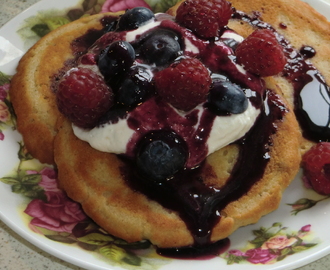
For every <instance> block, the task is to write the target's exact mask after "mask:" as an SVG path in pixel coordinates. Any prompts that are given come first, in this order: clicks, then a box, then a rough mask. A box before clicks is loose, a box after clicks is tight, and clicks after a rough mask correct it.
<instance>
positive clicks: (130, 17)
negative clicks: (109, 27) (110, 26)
mask: <svg viewBox="0 0 330 270" xmlns="http://www.w3.org/2000/svg"><path fill="white" fill-rule="evenodd" d="M154 18H155V15H154V13H153V12H152V11H151V10H150V9H149V8H146V7H135V8H132V9H128V10H127V11H126V12H125V13H124V14H123V15H122V16H121V17H120V18H119V21H118V26H117V31H127V30H134V29H137V28H138V27H140V26H142V25H144V24H146V23H147V22H149V21H150V20H152V19H154Z"/></svg>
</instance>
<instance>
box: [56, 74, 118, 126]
mask: <svg viewBox="0 0 330 270" xmlns="http://www.w3.org/2000/svg"><path fill="white" fill-rule="evenodd" d="M56 101H57V106H58V109H59V111H60V112H61V113H63V114H64V115H65V116H66V117H67V118H68V119H69V120H70V121H71V122H72V123H74V124H75V125H77V126H79V127H82V128H93V127H94V126H95V125H96V124H97V123H98V121H99V119H100V117H101V116H102V115H103V114H104V113H105V112H106V111H107V110H108V109H109V108H110V107H111V106H112V104H113V94H112V90H111V89H110V88H109V87H108V86H107V85H106V84H105V82H104V80H103V78H102V77H101V76H99V75H98V74H96V73H94V72H93V71H91V70H90V69H87V68H74V69H72V70H70V71H69V72H68V73H66V74H65V75H64V76H63V79H62V80H61V82H60V83H59V86H58V91H57V95H56Z"/></svg>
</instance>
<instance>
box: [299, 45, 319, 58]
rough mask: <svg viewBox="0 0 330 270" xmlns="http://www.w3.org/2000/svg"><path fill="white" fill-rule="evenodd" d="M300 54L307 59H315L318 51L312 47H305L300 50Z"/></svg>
mask: <svg viewBox="0 0 330 270" xmlns="http://www.w3.org/2000/svg"><path fill="white" fill-rule="evenodd" d="M299 52H300V53H301V55H303V56H304V57H305V58H306V59H307V58H313V57H314V56H315V55H316V50H315V49H314V48H313V47H311V46H303V47H301V48H300V50H299Z"/></svg>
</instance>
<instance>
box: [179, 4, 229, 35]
mask: <svg viewBox="0 0 330 270" xmlns="http://www.w3.org/2000/svg"><path fill="white" fill-rule="evenodd" d="M232 13H233V10H232V7H231V4H230V3H229V2H227V1H226V0H211V1H210V0H187V1H185V2H183V3H182V4H181V5H180V6H179V8H178V10H177V12H176V21H177V22H178V23H179V24H180V25H182V26H184V27H186V28H188V29H190V30H192V31H193V32H194V33H195V34H197V35H199V36H200V37H202V38H211V37H215V36H217V35H218V32H219V30H221V28H223V27H224V26H226V25H227V24H228V21H229V19H230V18H231V15H232Z"/></svg>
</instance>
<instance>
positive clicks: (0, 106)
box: [0, 100, 10, 123]
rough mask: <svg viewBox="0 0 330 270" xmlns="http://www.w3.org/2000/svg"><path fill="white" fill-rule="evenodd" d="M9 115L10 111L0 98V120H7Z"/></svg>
mask: <svg viewBox="0 0 330 270" xmlns="http://www.w3.org/2000/svg"><path fill="white" fill-rule="evenodd" d="M9 117H10V113H9V110H8V107H7V105H6V104H5V103H4V102H3V101H2V100H0V122H3V123H5V122H7V121H8V119H9Z"/></svg>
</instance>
